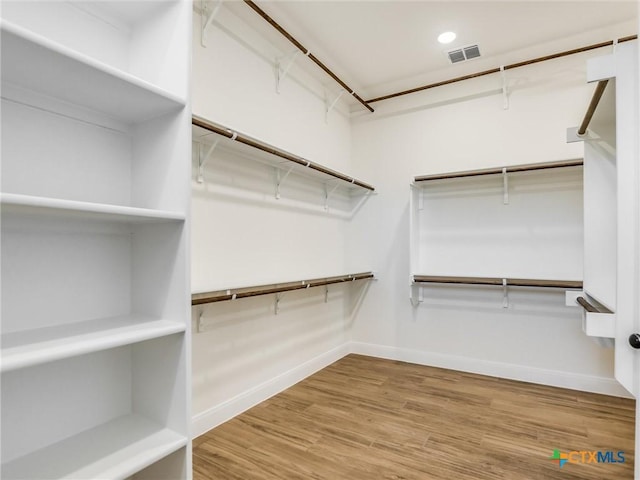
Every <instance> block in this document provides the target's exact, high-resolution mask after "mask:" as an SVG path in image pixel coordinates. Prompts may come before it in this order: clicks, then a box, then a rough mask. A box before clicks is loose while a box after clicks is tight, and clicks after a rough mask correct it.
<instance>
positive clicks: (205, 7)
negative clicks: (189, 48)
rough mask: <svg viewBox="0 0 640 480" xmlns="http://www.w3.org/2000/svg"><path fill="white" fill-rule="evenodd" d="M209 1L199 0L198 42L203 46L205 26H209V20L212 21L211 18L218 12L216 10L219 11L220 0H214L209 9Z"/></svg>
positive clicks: (204, 45)
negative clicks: (199, 24)
mask: <svg viewBox="0 0 640 480" xmlns="http://www.w3.org/2000/svg"><path fill="white" fill-rule="evenodd" d="M209 3H210V2H208V1H207V0H202V2H201V12H202V16H201V21H202V24H201V30H200V43H201V44H202V46H203V47H205V48H206V46H207V28H209V26H210V25H211V22H213V19H214V18H215V16H216V15H217V14H218V11H220V7H221V6H222V0H216V2H215V3H214V5H213V8H212V9H211V10H209Z"/></svg>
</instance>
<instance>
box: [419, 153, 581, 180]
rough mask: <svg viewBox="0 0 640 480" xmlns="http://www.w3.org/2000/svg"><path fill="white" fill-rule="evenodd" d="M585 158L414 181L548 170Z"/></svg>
mask: <svg viewBox="0 0 640 480" xmlns="http://www.w3.org/2000/svg"><path fill="white" fill-rule="evenodd" d="M583 163H584V160H583V159H582V158H576V159H573V160H561V161H558V162H546V163H529V164H527V165H513V166H511V167H504V168H483V169H479V170H465V171H462V172H451V173H436V174H433V175H422V176H419V177H415V178H414V182H428V181H430V180H444V179H447V178H462V177H478V176H481V175H497V174H500V173H515V172H530V171H534V170H547V169H550V168H564V167H579V166H582V165H583Z"/></svg>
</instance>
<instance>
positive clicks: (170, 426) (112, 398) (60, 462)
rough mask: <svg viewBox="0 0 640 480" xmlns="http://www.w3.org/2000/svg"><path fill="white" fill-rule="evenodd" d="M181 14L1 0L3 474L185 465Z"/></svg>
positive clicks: (187, 471) (186, 11)
mask: <svg viewBox="0 0 640 480" xmlns="http://www.w3.org/2000/svg"><path fill="white" fill-rule="evenodd" d="M54 18H55V21H52V19H54ZM190 29H191V4H190V3H189V2H186V1H181V0H160V1H155V0H151V1H145V2H135V1H123V2H91V1H87V2H63V1H52V2H20V1H15V2H14V1H8V2H3V10H2V21H1V34H2V38H1V48H2V52H1V57H2V111H3V118H2V188H1V190H2V192H1V193H0V205H1V207H2V224H1V226H2V331H1V336H0V342H1V357H0V359H1V363H0V370H1V371H2V402H1V415H2V423H1V430H2V432H1V433H2V439H1V440H2V441H1V443H2V452H1V457H2V465H1V475H0V476H1V477H2V478H3V479H7V480H9V479H14V478H15V479H33V478H39V479H61V478H74V479H84V478H86V479H95V478H101V479H121V478H122V479H124V478H153V479H157V478H172V479H178V478H183V479H187V478H190V477H191V460H190V457H191V445H190V440H189V438H190V435H189V428H190V414H189V412H190V387H191V385H190V368H189V367H190V327H189V324H188V319H189V315H190V309H189V305H190V288H189V264H188V246H189V238H188V235H189V203H190V164H189V162H190V158H191V127H190V120H191V115H190V114H191V112H190V105H189V85H190V78H189V75H190V73H189V72H190V48H191V31H190Z"/></svg>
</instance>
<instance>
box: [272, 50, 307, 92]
mask: <svg viewBox="0 0 640 480" xmlns="http://www.w3.org/2000/svg"><path fill="white" fill-rule="evenodd" d="M300 53H301V52H300V50H294V51H292V52H291V53H289V54H288V55H283V56H281V57H278V58H276V93H280V85H282V82H284V80H285V78H287V75H289V70H291V67H293V64H294V63H295V61H296V59H297V58H298V55H300ZM309 53H310V52H309V50H307V52H306V53H305V55H306V56H308V55H309Z"/></svg>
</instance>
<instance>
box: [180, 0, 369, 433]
mask: <svg viewBox="0 0 640 480" xmlns="http://www.w3.org/2000/svg"><path fill="white" fill-rule="evenodd" d="M199 25H200V17H199V16H198V15H195V16H194V58H193V78H194V85H193V92H194V97H193V110H194V113H195V114H197V115H200V116H202V117H205V118H207V119H209V120H212V121H214V122H217V123H220V124H222V125H225V126H227V127H231V128H233V129H236V130H238V131H240V132H242V133H244V134H246V135H250V136H252V137H255V138H257V139H259V140H262V141H264V142H267V143H269V144H271V145H274V146H276V147H278V148H281V149H284V150H287V151H289V152H291V153H294V154H296V155H299V156H302V157H304V158H306V159H308V160H311V161H314V162H316V163H320V164H323V165H325V166H328V167H330V168H333V169H336V170H338V171H341V172H343V173H346V174H348V173H349V170H350V153H351V132H350V121H349V118H348V116H347V115H346V114H345V112H346V111H347V110H348V109H347V108H345V106H343V105H339V106H338V109H337V110H336V111H333V112H331V114H330V115H329V117H328V119H327V121H325V104H324V98H323V86H322V85H321V84H318V83H317V82H314V81H310V80H309V79H305V81H304V82H301V81H299V79H300V78H301V76H302V77H303V76H304V72H300V71H296V70H295V69H294V70H293V71H292V72H293V76H292V77H289V78H287V79H286V81H285V82H284V83H283V84H282V89H281V93H280V94H277V93H276V89H275V73H274V61H275V57H276V56H277V55H281V54H282V53H283V52H278V51H277V50H275V48H274V47H273V46H271V45H270V44H269V43H268V42H266V41H265V40H264V38H261V37H260V36H258V35H257V34H256V32H254V31H252V30H251V29H248V28H247V27H246V26H245V25H244V24H243V23H242V22H241V21H240V20H239V19H238V18H237V17H235V16H234V15H233V14H232V13H231V12H230V11H228V10H227V9H226V7H223V8H222V9H221V11H220V14H219V16H218V17H216V20H215V22H214V24H213V26H211V27H210V28H209V29H208V43H207V47H206V48H203V47H202V46H201V45H200V28H199ZM284 53H286V52H284ZM300 61H308V60H307V59H305V58H301V60H300ZM197 150H198V149H197V145H196V146H194V153H195V154H197ZM195 161H196V160H195V159H194V162H195ZM274 178H275V172H274V169H273V167H269V166H267V165H264V164H262V163H257V162H255V161H254V160H253V159H251V158H248V157H247V156H246V155H244V154H238V153H237V152H234V151H232V150H230V149H228V148H217V149H216V150H215V152H214V154H213V156H212V158H211V160H210V161H209V162H208V163H207V167H206V170H205V173H204V180H205V181H204V182H203V183H202V184H199V183H197V182H196V181H195V173H194V178H193V182H192V192H193V195H192V216H193V221H192V225H193V229H192V252H193V253H192V259H193V262H192V263H193V266H192V291H194V292H203V291H211V290H219V289H227V288H232V287H243V286H252V285H262V284H268V283H272V282H285V281H293V280H303V279H312V278H320V277H325V276H333V275H340V274H344V273H354V272H347V271H346V270H345V258H344V252H345V250H346V243H345V238H346V229H347V226H348V224H349V222H350V221H351V220H350V218H351V217H353V215H354V212H353V208H355V203H353V204H352V203H351V202H350V201H349V198H348V197H346V196H345V195H344V193H343V192H340V191H338V192H335V195H334V196H333V197H332V198H331V199H330V202H329V210H328V211H325V209H324V186H323V185H322V184H321V183H318V182H317V181H315V180H313V179H309V178H305V177H301V176H297V175H296V174H293V173H292V174H291V175H290V176H289V177H287V180H286V182H285V183H284V184H283V185H282V188H281V199H280V200H276V199H275V195H274V191H275V190H274V189H275V184H274ZM363 180H366V179H363ZM356 289H357V287H356ZM351 291H353V287H350V286H331V287H330V288H329V295H328V301H326V302H325V290H324V289H323V288H315V289H309V290H301V291H295V292H288V293H286V294H284V295H283V297H282V299H281V302H280V306H279V313H278V314H277V315H276V314H275V311H274V310H275V304H274V301H275V296H274V295H265V296H261V297H255V298H250V299H242V300H236V301H231V302H221V303H217V304H210V305H205V306H202V307H195V308H193V318H194V323H193V325H194V335H193V385H194V386H193V412H194V415H195V418H194V430H195V431H194V434H195V435H198V434H200V433H203V432H205V431H206V430H208V429H209V428H212V427H213V426H215V425H216V424H218V423H220V422H222V421H225V420H226V419H228V418H230V417H231V416H233V415H235V414H237V413H240V411H242V410H243V409H245V408H248V407H250V406H251V405H253V404H254V403H257V402H258V401H261V400H264V399H265V398H268V397H269V396H271V395H273V394H274V393H276V392H277V391H278V390H280V389H283V388H286V387H288V386H289V385H290V384H292V383H294V382H296V381H298V380H301V379H302V378H304V377H305V376H307V375H309V374H311V373H312V372H313V371H315V370H317V369H319V368H322V367H324V366H326V365H327V364H328V363H330V362H332V361H333V360H336V359H337V358H340V357H341V356H343V355H344V354H345V353H346V348H347V347H346V343H347V341H348V338H349V337H348V330H349V323H348V320H349V318H350V317H351V314H352V309H353V308H354V307H353V305H352V303H351V298H352V296H351V294H350V292H351ZM201 315H202V323H201V325H202V331H201V333H195V332H196V331H197V327H198V323H199V318H200V316H201Z"/></svg>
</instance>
